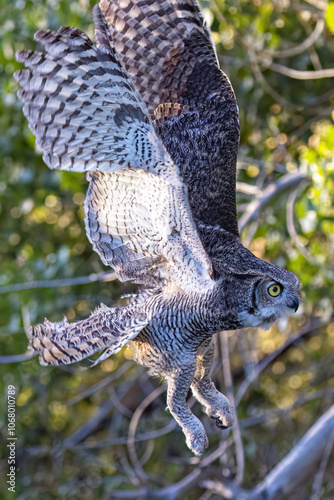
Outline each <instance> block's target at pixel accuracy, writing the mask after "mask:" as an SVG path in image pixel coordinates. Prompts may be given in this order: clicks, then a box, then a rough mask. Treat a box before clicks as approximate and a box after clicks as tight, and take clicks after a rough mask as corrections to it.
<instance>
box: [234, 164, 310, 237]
mask: <svg viewBox="0 0 334 500" xmlns="http://www.w3.org/2000/svg"><path fill="white" fill-rule="evenodd" d="M303 179H305V176H304V175H303V174H301V173H300V172H293V173H291V174H286V175H284V176H283V177H281V178H280V179H279V180H278V181H277V182H272V183H271V184H269V185H268V186H267V187H266V188H265V189H264V190H263V191H262V192H261V194H260V195H259V196H257V197H256V198H255V199H254V200H253V201H251V203H250V204H249V205H248V208H247V210H246V212H245V213H244V214H243V215H242V216H241V218H240V220H239V229H240V232H241V231H242V230H243V229H244V228H245V226H246V225H247V224H248V222H250V221H251V220H253V219H255V218H256V217H258V214H259V211H260V210H261V208H263V207H264V206H265V205H266V204H267V203H269V201H270V200H271V199H272V198H273V197H274V196H276V195H277V194H278V193H279V192H281V191H284V189H287V188H290V187H292V186H294V185H295V184H299V182H301V181H302V180H303Z"/></svg>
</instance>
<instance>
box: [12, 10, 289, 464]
mask: <svg viewBox="0 0 334 500" xmlns="http://www.w3.org/2000/svg"><path fill="white" fill-rule="evenodd" d="M93 14H94V21H95V28H96V45H94V44H93V42H92V41H91V40H90V39H89V38H88V36H86V35H85V33H83V32H82V31H80V30H79V29H76V28H71V27H67V28H61V29H59V30H58V31H57V32H53V31H50V30H42V31H39V32H37V33H36V35H35V39H36V40H37V41H39V42H40V43H41V44H43V45H44V47H45V52H33V51H30V50H24V51H22V52H19V53H18V55H17V59H18V61H21V62H24V64H25V66H26V67H27V68H29V69H25V70H22V71H18V72H17V73H16V74H15V78H16V79H17V80H18V81H19V83H20V85H21V86H22V90H20V91H19V94H18V95H19V97H20V98H21V99H22V101H23V102H24V108H23V110H24V114H25V115H26V117H27V118H28V121H29V126H30V128H31V130H32V131H33V133H34V134H35V135H36V138H37V145H38V146H39V147H40V148H41V150H42V151H43V158H44V161H45V163H46V164H47V166H48V167H50V168H58V169H63V170H70V171H73V172H84V171H85V172H87V179H88V181H89V187H88V192H87V197H86V201H85V213H86V217H85V223H86V231H87V235H88V238H89V240H90V241H91V242H92V245H93V248H94V250H95V251H96V252H97V253H98V254H99V255H100V257H101V259H102V261H103V262H104V263H105V264H106V265H109V266H111V267H113V268H114V269H115V271H116V273H117V276H118V278H119V279H120V280H121V281H125V280H133V281H134V282H135V283H137V284H140V285H141V286H142V289H141V291H140V292H138V294H137V295H135V296H133V297H132V298H130V299H129V300H128V303H127V305H126V306H125V307H115V308H107V307H103V308H100V309H98V310H96V311H95V312H94V313H93V314H92V315H91V316H90V317H89V318H88V319H86V320H83V321H79V322H77V323H72V324H69V323H68V322H67V321H66V320H64V321H62V322H60V323H51V322H49V321H47V320H45V322H44V324H40V325H36V326H34V327H32V329H31V331H30V334H29V341H30V345H31V347H32V348H33V349H34V350H35V351H38V352H39V353H40V360H41V363H42V364H49V365H59V364H62V363H65V364H66V363H74V362H76V361H79V360H81V359H83V358H85V357H87V356H90V355H91V354H93V353H95V352H97V351H101V350H104V349H106V350H105V352H104V353H103V354H102V355H101V356H100V358H99V359H98V361H101V360H102V359H105V358H106V357H107V356H109V355H111V354H113V353H116V352H118V351H119V350H120V349H121V348H122V346H124V345H125V344H126V343H127V342H129V341H130V340H131V341H133V345H134V348H135V359H136V361H137V362H138V363H140V364H143V365H145V366H147V367H149V368H150V370H151V372H152V373H153V374H158V375H162V376H164V377H165V379H166V381H167V384H168V393H167V404H168V408H169V410H170V412H171V413H172V415H173V416H174V418H175V419H176V421H177V422H178V423H179V425H180V426H181V428H182V430H183V432H184V434H185V436H186V442H187V445H188V447H189V448H190V449H191V450H192V451H193V452H194V453H195V454H196V455H200V454H201V453H202V452H203V450H204V448H205V447H206V446H207V444H208V440H207V436H206V433H205V431H204V427H203V425H202V423H201V422H200V420H199V419H197V418H196V417H195V416H194V415H193V414H192V412H191V411H190V408H189V407H188V406H187V403H186V397H187V393H188V390H189V388H191V390H192V392H193V394H194V396H195V397H196V398H197V399H198V401H200V403H201V404H202V405H203V406H204V407H205V409H206V412H207V414H208V415H209V416H210V417H212V418H214V419H216V421H217V425H218V426H221V427H228V426H231V425H232V422H233V409H232V408H231V406H230V403H229V401H228V399H227V398H226V397H225V396H224V395H223V394H221V393H219V392H218V391H217V389H216V388H215V386H214V384H213V382H212V380H211V378H210V367H211V364H212V359H213V342H212V337H213V335H214V334H215V333H216V332H218V331H220V330H227V329H228V330H233V329H237V328H241V327H246V326H255V327H268V326H269V325H270V324H271V323H272V322H273V321H275V320H276V319H277V318H279V317H281V316H283V315H286V314H289V313H291V312H293V311H296V310H297V308H298V303H299V291H298V288H299V280H298V279H297V278H296V276H294V275H293V274H292V273H290V272H288V271H286V270H284V269H281V268H279V267H277V266H275V265H272V264H269V263H267V262H264V261H262V260H260V259H258V258H256V257H255V256H254V255H253V254H252V253H251V252H250V251H248V250H247V249H246V248H244V247H243V246H242V244H241V242H240V238H239V232H238V223H237V210H236V192H235V185H236V158H237V150H238V143H239V123H238V108H237V104H236V99H235V95H234V93H233V90H232V87H231V84H230V82H229V80H228V78H227V77H226V75H225V74H224V73H223V72H222V71H221V70H220V69H219V65H218V60H217V56H216V52H215V48H214V45H213V41H212V38H211V33H210V30H209V29H208V27H207V26H206V24H205V22H204V19H203V16H202V14H201V11H200V7H199V4H198V3H197V1H196V0H182V1H178V0H140V1H138V0H115V1H113V0H101V1H100V3H99V5H96V6H95V8H94V10H93Z"/></svg>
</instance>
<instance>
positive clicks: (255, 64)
mask: <svg viewBox="0 0 334 500" xmlns="http://www.w3.org/2000/svg"><path fill="white" fill-rule="evenodd" d="M244 45H245V47H246V49H247V52H248V57H249V60H250V63H251V67H252V71H253V74H254V76H255V78H256V80H257V82H258V83H259V84H260V86H261V87H262V89H263V90H264V91H265V92H266V93H267V94H269V95H270V96H271V97H272V98H273V100H274V101H276V102H279V103H280V104H281V105H282V106H289V107H291V108H294V109H298V110H300V109H301V106H298V105H296V104H295V103H293V102H290V101H288V100H287V99H286V98H285V97H283V96H282V95H281V94H279V93H278V92H276V90H275V89H274V88H273V87H272V86H271V85H270V84H269V83H268V82H267V80H266V79H265V77H264V75H263V73H262V71H261V68H260V66H259V60H258V57H257V55H256V53H255V51H254V50H253V48H252V47H250V46H249V44H246V43H244ZM271 64H274V63H271ZM266 67H268V66H266Z"/></svg>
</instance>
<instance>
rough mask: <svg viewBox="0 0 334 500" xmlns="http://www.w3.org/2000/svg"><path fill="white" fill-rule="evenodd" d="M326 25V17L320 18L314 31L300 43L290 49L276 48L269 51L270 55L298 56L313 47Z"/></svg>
mask: <svg viewBox="0 0 334 500" xmlns="http://www.w3.org/2000/svg"><path fill="white" fill-rule="evenodd" d="M324 27H325V21H324V19H322V18H321V19H318V21H317V24H316V26H315V28H314V31H312V33H311V34H310V35H309V36H308V37H307V38H305V40H304V41H303V42H302V43H301V44H299V45H296V46H295V47H291V48H290V49H285V50H275V51H273V52H269V55H270V57H273V58H275V57H292V56H296V55H298V54H301V53H302V52H304V51H305V50H307V49H308V48H309V47H311V46H312V45H313V44H314V42H315V41H316V40H318V38H319V36H320V35H321V33H322V32H323V30H324Z"/></svg>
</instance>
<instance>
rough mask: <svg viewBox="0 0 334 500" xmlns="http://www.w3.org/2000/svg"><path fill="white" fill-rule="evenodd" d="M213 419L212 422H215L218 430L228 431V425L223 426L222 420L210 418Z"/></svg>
mask: <svg viewBox="0 0 334 500" xmlns="http://www.w3.org/2000/svg"><path fill="white" fill-rule="evenodd" d="M211 418H213V419H214V420H216V426H217V427H218V429H221V430H222V431H223V430H225V429H228V427H229V426H228V425H225V423H224V422H223V420H222V419H221V418H219V417H218V418H215V417H211Z"/></svg>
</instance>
